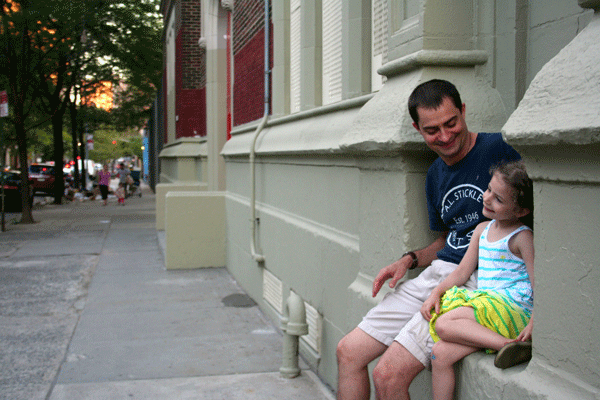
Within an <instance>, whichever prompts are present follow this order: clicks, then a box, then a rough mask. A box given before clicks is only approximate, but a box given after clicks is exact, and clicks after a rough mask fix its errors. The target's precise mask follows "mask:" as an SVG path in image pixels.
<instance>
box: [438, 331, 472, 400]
mask: <svg viewBox="0 0 600 400" xmlns="http://www.w3.org/2000/svg"><path fill="white" fill-rule="evenodd" d="M477 350H479V349H478V348H477V347H471V346H466V345H464V344H458V343H452V342H445V341H444V340H440V341H439V342H437V343H436V344H434V345H433V349H432V351H431V372H432V375H431V380H432V382H433V399H434V400H444V399H449V400H451V399H453V398H454V387H455V386H456V377H455V375H454V363H455V362H457V361H458V360H462V359H463V358H465V357H466V356H468V355H469V354H471V353H473V352H475V351H477Z"/></svg>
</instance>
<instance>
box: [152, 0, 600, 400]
mask: <svg viewBox="0 0 600 400" xmlns="http://www.w3.org/2000/svg"><path fill="white" fill-rule="evenodd" d="M283 3H284V4H287V2H283ZM313 3H314V2H313ZM368 3H370V2H369V1H367V0H364V4H368ZM450 3H451V2H439V1H433V0H406V1H402V0H390V2H389V4H390V19H391V21H392V23H391V24H390V37H389V42H388V43H389V46H390V49H389V60H390V61H389V63H388V64H386V65H384V66H383V67H382V68H381V70H380V72H381V73H382V74H384V75H386V76H387V78H388V80H387V82H386V84H385V85H384V87H383V88H382V89H381V90H380V91H378V92H377V93H374V94H372V95H366V96H362V97H354V98H348V96H343V98H345V99H348V100H346V101H343V102H341V103H340V104H336V105H333V106H327V107H319V106H318V104H313V103H311V102H310V101H308V100H307V101H306V102H305V103H304V105H303V107H304V108H303V110H304V111H303V112H301V113H299V114H296V115H293V116H286V115H285V112H286V108H285V107H279V108H276V107H274V109H276V114H277V117H275V118H273V120H272V121H270V123H269V125H268V126H267V128H266V129H265V130H264V131H263V133H262V134H261V136H260V138H259V140H258V142H257V147H256V148H257V170H256V171H257V192H256V196H257V216H258V217H259V220H260V222H259V224H258V226H257V245H258V249H259V252H260V253H262V254H264V255H265V258H266V261H265V263H264V264H257V263H256V262H255V261H253V259H252V258H251V256H250V239H251V238H250V232H251V227H250V224H249V220H250V215H251V211H250V183H249V176H250V172H249V171H250V170H249V165H248V154H249V150H250V144H251V143H252V137H253V128H255V127H256V124H249V125H248V126H245V127H240V128H237V129H236V130H234V132H232V134H233V138H232V139H231V140H230V141H229V142H227V143H226V144H225V147H224V149H223V152H222V154H223V156H224V157H225V163H224V165H225V174H226V176H227V180H226V186H225V188H226V192H225V224H226V225H225V226H226V227H225V229H226V263H227V267H228V269H229V270H230V271H231V272H232V274H233V275H234V276H235V278H236V279H237V280H238V282H239V283H240V285H242V286H243V287H244V289H245V290H246V291H247V292H248V293H249V294H250V295H251V296H252V297H253V298H254V299H255V300H256V301H257V302H258V304H259V305H260V307H261V308H262V309H263V310H264V311H265V312H266V313H267V315H269V316H270V317H271V318H272V319H273V320H274V321H275V322H276V323H277V321H278V319H279V317H280V315H279V312H278V311H277V307H276V306H274V305H273V304H272V302H273V301H275V302H277V301H279V302H281V301H282V299H285V298H287V295H288V294H289V291H290V290H293V291H294V292H296V293H298V294H299V295H300V296H301V297H302V298H303V299H304V300H305V301H306V302H307V303H308V304H309V305H311V306H312V307H314V308H315V309H316V310H317V312H318V313H319V314H320V315H321V316H322V318H323V327H322V331H321V332H320V335H321V339H322V345H321V351H320V353H316V352H315V351H314V349H311V348H310V346H309V345H308V344H307V343H306V342H302V345H301V352H302V354H303V355H304V356H305V357H306V358H307V360H308V361H309V363H310V365H311V367H312V368H313V369H314V370H316V371H317V372H318V374H319V376H320V377H321V378H322V379H323V380H324V381H325V382H326V383H328V384H329V385H331V386H332V387H335V385H336V376H337V368H336V360H335V347H336V345H337V342H338V341H339V339H341V337H343V335H344V334H346V333H347V332H348V331H349V330H350V329H352V328H353V327H354V326H355V325H356V324H357V323H358V322H359V321H360V319H361V317H362V316H363V315H364V314H365V312H366V311H367V310H368V309H369V308H370V307H371V306H372V305H373V304H375V302H376V301H378V299H371V298H370V296H369V292H370V285H371V284H372V279H373V276H374V275H375V274H376V273H377V271H378V270H379V269H380V268H381V267H383V266H385V265H387V264H388V263H389V262H391V261H394V260H395V259H397V258H398V257H399V256H400V255H401V254H402V253H403V252H404V251H406V250H408V249H413V248H416V247H419V246H421V245H424V244H426V243H427V241H428V240H430V238H431V236H430V232H428V231H427V230H426V229H422V228H421V227H422V226H423V224H425V221H426V219H427V217H426V210H425V203H424V193H423V185H424V183H423V179H424V176H425V171H426V168H427V166H428V165H429V163H430V162H431V160H432V155H431V153H430V152H428V151H427V150H426V148H425V146H424V144H423V143H422V140H421V139H420V137H419V136H418V134H417V133H416V132H415V131H414V129H413V128H412V127H411V124H410V122H411V121H410V118H409V116H408V113H407V112H406V99H407V97H408V94H409V93H410V91H411V90H412V88H413V87H414V86H415V85H416V84H417V83H419V82H421V81H424V80H428V79H430V78H433V77H442V78H446V79H449V80H451V81H454V82H455V83H456V84H457V86H458V87H459V90H460V91H461V94H462V95H463V100H464V101H465V102H466V103H467V122H468V123H469V127H470V128H471V129H472V130H476V131H479V130H486V131H498V130H500V129H501V127H502V126H503V125H504V124H505V122H506V121H507V118H508V117H509V116H511V118H510V119H509V123H508V124H507V125H506V126H505V130H506V132H507V137H508V139H509V140H510V141H511V143H514V144H515V146H517V148H518V150H519V151H521V152H522V153H523V155H524V156H525V159H526V162H527V164H528V166H531V168H532V170H533V172H534V176H535V184H536V204H538V205H537V210H536V221H537V222H536V247H537V248H538V250H537V255H538V260H539V261H538V262H537V270H536V271H538V272H536V280H537V282H538V285H539V286H540V288H538V289H536V310H538V307H540V302H543V303H544V304H549V305H550V306H548V307H544V306H541V308H539V310H540V312H539V315H538V313H537V311H536V317H537V318H539V323H536V328H535V331H534V335H535V337H536V339H535V340H536V341H535V345H534V352H535V356H534V360H533V361H532V362H531V363H530V366H527V367H526V366H521V367H517V368H515V369H512V370H511V371H508V372H506V373H504V372H502V371H499V370H497V369H495V368H494V367H493V357H492V356H489V355H485V354H476V355H473V356H470V357H469V358H467V359H466V360H465V362H464V363H463V364H462V367H461V368H462V369H461V371H462V372H461V374H460V378H459V379H460V383H459V386H460V396H459V398H464V399H485V398H515V399H521V398H540V399H542V398H578V397H581V398H599V397H600V396H599V395H598V390H599V389H598V383H597V382H599V381H600V380H599V379H597V378H598V371H597V365H598V364H597V358H595V356H590V354H597V353H598V351H597V350H598V349H597V346H598V345H597V343H595V342H593V338H594V333H595V332H597V331H598V329H597V328H598V318H597V316H598V313H597V307H594V305H595V304H597V302H598V301H599V300H600V294H599V293H598V289H597V285H596V286H593V283H594V282H598V276H597V274H598V272H597V271H598V270H599V269H598V268H597V260H598V259H599V257H598V255H599V254H597V251H598V250H597V249H596V247H597V246H594V243H595V242H597V240H595V239H594V238H596V237H597V235H596V229H595V227H597V226H598V222H600V221H598V212H597V211H595V210H594V205H593V204H595V202H594V199H596V198H598V193H597V188H598V182H597V181H594V179H592V178H590V177H594V176H599V175H600V174H598V172H599V171H598V168H597V167H598V158H596V154H598V152H597V143H596V142H597V141H598V135H597V132H598V131H599V130H598V127H597V126H595V125H593V124H594V122H593V121H592V122H589V121H588V122H586V124H587V125H584V128H585V127H586V126H592V130H591V131H589V132H587V131H586V132H587V134H588V137H589V139H588V142H589V143H585V144H583V145H582V144H581V143H579V144H577V145H575V144H574V145H573V147H571V148H569V149H568V150H569V152H570V153H568V154H573V155H572V156H569V157H567V156H565V154H564V153H563V152H562V150H564V149H563V148H562V147H561V143H562V142H561V140H562V139H560V138H559V139H560V140H558V141H554V142H544V141H540V137H543V136H544V135H549V136H546V137H555V136H553V132H555V131H556V130H552V129H551V128H548V129H546V130H540V131H535V130H534V129H531V130H523V129H521V128H522V127H523V126H532V127H534V126H539V125H541V124H542V123H543V122H544V121H548V120H551V119H550V118H548V117H549V116H557V117H558V119H559V120H561V121H562V120H565V119H566V120H569V121H572V122H576V121H580V120H581V119H579V118H576V117H578V116H579V115H580V113H581V110H582V109H586V110H587V108H585V105H581V104H577V103H573V108H572V109H571V110H569V111H570V112H566V113H565V112H563V113H554V110H550V111H549V110H547V109H544V108H543V107H542V106H543V105H545V104H547V102H544V101H541V102H540V101H539V99H544V100H546V99H547V98H546V97H544V93H545V92H544V91H543V90H542V89H539V90H538V91H533V92H532V94H531V100H527V96H525V99H523V101H522V102H521V99H522V98H523V96H524V95H525V91H526V89H527V88H528V87H529V85H530V83H531V82H532V80H533V77H534V76H536V74H538V73H539V72H540V69H541V68H542V66H543V65H545V64H546V63H547V62H548V61H550V60H551V59H552V58H553V57H554V56H555V55H557V54H558V52H559V51H560V50H561V49H562V48H563V47H564V46H565V45H566V44H567V43H569V42H570V41H571V40H572V39H573V38H574V37H575V36H576V35H577V34H578V33H579V32H581V31H582V30H583V29H584V28H585V27H586V26H587V25H588V23H589V21H590V20H592V19H593V15H592V14H593V13H592V12H591V11H590V10H583V9H581V8H579V7H578V5H577V2H575V1H574V0H573V1H562V0H549V2H528V1H525V0H510V1H499V0H496V1H493V0H488V1H477V2H475V1H473V2H467V3H466V4H462V5H461V7H463V9H461V13H460V15H459V16H460V20H461V21H466V22H465V23H464V24H460V26H456V24H448V23H447V22H448V19H449V18H450V17H449V16H452V15H453V12H455V11H456V8H454V7H453V5H450ZM399 5H402V6H403V7H399ZM450 7H452V8H450ZM400 11H401V12H400ZM273 12H274V13H275V14H274V18H273V19H274V28H275V32H274V35H275V37H276V39H275V43H278V41H280V40H285V37H284V36H281V37H280V36H278V35H285V34H284V33H282V32H283V31H285V29H283V30H282V24H285V21H286V15H285V11H284V10H281V9H280V8H278V7H274V8H273ZM345 12H346V13H350V14H352V13H354V14H352V15H354V16H355V17H357V18H360V15H358V16H357V15H356V13H357V12H356V11H352V9H351V8H346V9H345ZM277 13H279V14H277ZM345 15H349V14H345ZM459 16H457V18H458V17H459ZM452 20H453V21H454V20H455V19H454V18H452ZM457 20H458V19H457ZM469 27H470V28H472V29H468V28H469ZM305 29H312V28H311V27H310V25H308V26H307V27H306V28H305ZM344 29H345V31H347V32H349V31H350V29H349V27H348V25H346V26H345V28H344ZM445 29H446V30H445ZM596 37H600V36H599V35H596ZM281 38H283V39H281ZM343 40H344V41H345V42H344V45H343V48H344V49H349V48H350V47H351V46H350V45H351V40H352V39H350V38H348V37H344V39H343ZM592 42H593V41H592ZM596 42H597V40H596ZM515 44H516V45H515ZM592 44H593V43H590V45H592ZM316 46H317V45H316V44H315V45H314V46H313V47H316ZM313 50H314V49H313ZM277 51H278V50H277V49H275V69H276V70H277V68H279V70H278V72H277V73H276V74H274V77H273V79H274V82H273V85H274V86H275V88H274V90H273V94H274V99H273V102H274V104H283V103H281V102H283V101H289V90H287V89H286V88H285V86H284V85H285V82H286V80H287V79H288V77H287V76H286V74H285V72H284V71H281V68H285V66H286V65H287V64H286V63H287V60H286V58H285V54H282V53H277ZM579 53H580V54H579V55H587V56H589V57H592V60H593V61H594V62H593V63H592V65H594V63H595V65H596V66H597V65H600V63H599V62H598V60H600V56H598V55H597V54H596V53H592V55H590V54H589V52H588V51H581V52H579ZM309 56H310V57H311V58H310V60H307V63H308V64H307V65H309V66H310V71H307V72H306V73H307V75H306V77H310V76H312V75H314V69H315V68H316V67H317V66H318V63H317V62H316V61H315V60H314V52H311V53H310V54H309ZM344 57H346V61H348V60H350V59H353V57H354V58H355V57H357V55H356V54H347V53H345V55H344ZM359 59H360V57H359ZM360 60H362V59H360ZM344 65H346V68H348V66H349V63H348V62H346V63H345V64H344ZM581 65H584V64H581V63H579V64H576V65H569V66H567V67H565V69H567V70H569V71H571V70H577V68H580V67H581ZM595 68H596V69H594V70H593V71H597V67H595ZM594 73H595V75H593V76H595V77H597V76H600V74H598V73H597V72H594ZM368 75H369V74H364V73H357V74H348V75H345V76H346V77H345V78H344V79H346V80H348V79H354V80H358V81H355V82H352V83H350V82H348V81H346V82H345V84H344V87H345V88H346V90H356V88H357V87H358V88H362V87H364V83H365V82H362V81H360V80H361V79H368ZM349 76H352V78H349ZM553 76H554V75H550V76H546V77H545V78H544V80H547V81H548V82H552V80H551V78H552V77H553ZM584 76H586V75H585V74H584ZM306 77H305V78H304V81H303V82H304V84H305V85H309V87H306V88H305V90H306V94H307V96H308V97H309V98H311V99H312V98H315V96H314V94H315V90H316V88H317V87H318V85H317V86H310V85H311V80H310V79H307V78H306ZM586 77H587V76H586ZM313 81H314V79H313ZM570 81H572V82H574V80H573V79H571V80H570ZM587 81H590V79H587ZM591 81H592V85H597V83H595V82H596V81H594V80H593V79H591ZM567 83H569V82H568V81H565V80H559V82H556V83H554V85H555V87H556V88H559V89H560V88H562V87H563V86H565V87H566V85H567ZM581 85H582V86H581V87H578V88H577V90H575V91H567V90H565V91H564V92H565V94H568V93H576V94H577V95H579V93H580V92H581V89H582V88H587V87H588V86H587V85H589V84H587V85H586V84H585V83H582V84H581ZM532 86H533V84H532ZM352 88H354V89H352ZM597 88H598V87H597V86H594V89H595V91H594V92H593V93H595V95H594V96H595V97H594V96H592V97H590V98H586V99H585V100H586V101H587V102H588V103H586V104H589V102H590V101H591V100H592V99H597V98H598V96H597V93H598V92H599V91H598V90H597ZM359 92H360V90H359ZM361 93H362V92H360V93H358V94H357V96H360V95H361ZM286 99H287V100H286ZM305 99H306V97H305ZM214 101H215V103H214V104H213V106H214V108H213V109H214V110H215V112H216V113H218V112H219V110H222V107H221V108H220V106H219V101H220V100H219V99H215V100H214ZM314 103H318V102H314ZM526 104H529V107H531V108H527V107H525V106H526ZM592 104H595V103H592ZM517 105H519V108H518V109H517ZM536 106H537V107H538V108H536ZM277 107H278V106H277ZM588 107H589V109H592V110H598V109H599V107H590V106H588ZM515 109H516V110H517V112H516V113H514V114H513V111H515ZM519 112H520V114H519ZM219 115H221V114H219ZM519 115H521V116H520V117H519V118H517V116H519ZM565 115H570V116H571V117H570V118H561V117H563V116H565ZM596 115H597V113H596ZM221 116H222V115H221ZM219 126H220V125H219V124H218V123H216V124H215V125H214V126H213V125H210V126H209V129H210V130H211V132H209V134H211V133H212V132H213V131H214V132H218V131H219V129H220V128H219ZM561 132H570V131H569V130H568V129H563V130H562V131H561ZM594 132H596V133H594ZM564 135H566V136H575V137H581V136H582V132H581V131H576V133H575V134H574V135H568V133H565V134H564ZM566 136H562V138H564V137H566ZM584 147H585V149H586V150H585V152H586V153H585V154H587V156H586V157H584V158H581V157H579V155H580V154H582V153H581V151H582V149H584ZM209 153H210V154H209V155H208V157H211V155H214V151H213V150H209ZM575 154H577V156H575ZM581 159H583V160H584V162H580V161H579V162H578V161H577V160H581ZM574 162H578V163H576V164H573V163H574ZM564 175H566V176H569V177H571V178H569V179H565V178H564ZM573 175H575V176H576V177H577V179H575V180H573V179H572V176H573ZM590 204H592V205H590ZM157 213H158V203H157ZM580 216H583V218H584V220H581V219H580ZM157 217H158V215H157ZM550 217H551V218H552V219H549V218H550ZM565 243H567V244H571V245H572V246H568V245H566V244H565ZM573 244H575V245H573ZM557 250H558V251H557ZM565 265H568V267H565ZM265 270H266V271H269V273H270V274H267V276H270V275H272V276H274V279H275V283H279V284H280V285H281V289H282V291H281V293H280V294H279V296H280V298H279V299H277V295H272V294H270V293H269V294H268V295H267V300H265V299H264V296H265V286H264V279H265V273H264V271H265ZM538 274H539V275H538ZM269 279H271V278H269ZM538 290H539V294H538ZM556 293H565V294H566V300H567V301H565V302H561V301H552V300H553V298H554V297H555V294H556ZM574 309H577V310H578V311H579V312H577V313H574V312H573V310H574ZM558 316H567V317H566V318H567V319H565V320H561V319H559V317H558ZM589 316H593V317H589ZM572 325H574V326H576V328H573V326H572ZM575 330H576V331H577V332H575V333H574V331H575ZM590 349H591V351H590ZM565 377H566V378H565ZM430 384H431V382H430V375H428V374H427V373H424V374H421V375H420V376H419V377H418V378H417V380H416V381H415V383H414V384H413V386H412V387H411V393H412V395H413V398H416V399H419V398H421V399H426V398H430V391H429V387H430ZM553 384H556V386H558V387H559V388H558V389H560V388H562V389H561V390H563V392H560V390H559V391H557V390H555V389H557V388H556V387H555V386H553ZM498 393H501V395H498V396H499V397H495V396H496V395H497V394H498ZM552 393H558V395H555V396H554V397H553V394H552ZM524 394H525V396H524ZM565 394H566V395H567V397H560V396H562V395H565ZM573 394H577V396H575V397H573V396H571V395H573ZM486 396H487V397H486Z"/></svg>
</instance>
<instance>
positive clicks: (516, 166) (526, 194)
mask: <svg viewBox="0 0 600 400" xmlns="http://www.w3.org/2000/svg"><path fill="white" fill-rule="evenodd" d="M496 172H497V173H499V174H500V175H501V177H502V179H503V180H504V182H506V183H507V184H509V185H510V186H511V187H512V188H513V190H514V194H515V201H516V203H517V205H518V206H519V207H520V208H522V209H527V210H529V213H528V214H527V215H525V216H524V217H521V218H520V220H521V222H523V223H524V224H525V225H527V226H528V227H530V228H531V229H533V182H532V181H531V179H530V178H529V175H527V169H526V168H525V164H524V163H523V161H521V160H519V161H511V162H504V163H501V164H499V165H497V166H495V167H493V168H492V169H491V170H490V174H491V175H492V176H493V175H494V173H496Z"/></svg>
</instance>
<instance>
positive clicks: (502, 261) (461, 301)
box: [429, 221, 533, 352]
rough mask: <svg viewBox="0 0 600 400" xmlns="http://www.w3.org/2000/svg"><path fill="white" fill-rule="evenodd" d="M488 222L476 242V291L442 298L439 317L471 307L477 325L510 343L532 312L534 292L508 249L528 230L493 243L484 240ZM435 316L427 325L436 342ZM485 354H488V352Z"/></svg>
mask: <svg viewBox="0 0 600 400" xmlns="http://www.w3.org/2000/svg"><path fill="white" fill-rule="evenodd" d="M493 223H494V221H491V222H490V223H489V224H488V225H487V226H486V227H485V229H484V230H483V232H482V233H481V237H480V238H479V266H478V268H479V271H478V278H477V290H473V291H470V290H467V289H460V288H457V287H456V286H454V287H453V288H451V289H449V290H448V291H446V293H445V294H444V296H442V301H441V307H440V314H439V315H442V314H444V313H445V312H448V311H450V310H453V309H455V308H457V307H472V308H473V310H474V312H475V319H476V320H477V322H478V323H479V324H481V325H483V326H485V327H487V328H489V329H491V330H493V331H495V332H497V333H499V334H501V335H502V336H504V337H506V338H509V339H516V338H517V336H519V333H520V332H521V331H522V330H523V328H525V326H527V323H528V322H529V318H530V316H531V311H532V309H533V289H532V287H531V282H530V280H529V275H528V274H527V268H526V267H525V263H524V262H523V260H522V259H520V258H518V257H517V256H515V255H514V254H513V253H512V252H511V251H510V249H509V247H508V242H509V240H510V238H511V237H513V236H514V235H516V234H517V233H519V232H521V231H523V230H526V229H530V228H528V227H527V226H521V227H519V228H517V229H516V230H514V231H513V232H511V233H510V234H508V235H507V236H505V237H503V238H502V239H500V240H497V241H495V242H489V241H488V240H487V234H488V231H489V228H490V226H491V225H492V224H493ZM439 315H437V314H435V313H433V314H432V318H431V321H430V322H429V332H430V333H431V336H432V338H433V340H434V341H435V342H437V341H438V340H440V338H439V337H438V335H437V333H436V332H435V321H436V320H437V318H438V316H439ZM488 352H491V351H490V350H488Z"/></svg>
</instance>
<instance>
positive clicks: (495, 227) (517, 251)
mask: <svg viewBox="0 0 600 400" xmlns="http://www.w3.org/2000/svg"><path fill="white" fill-rule="evenodd" d="M483 215H484V216H486V217H487V218H490V219H492V220H491V221H486V222H483V223H481V224H479V225H478V226H477V227H476V228H475V230H474V231H473V239H472V240H471V243H470V245H469V248H468V250H467V252H466V254H465V256H464V258H463V259H462V261H461V262H460V264H459V266H458V267H457V268H456V270H454V272H452V273H451V274H450V275H449V276H448V277H447V278H446V279H445V280H444V281H443V282H442V283H440V284H439V285H438V286H437V287H436V288H435V289H434V290H433V292H432V293H431V295H430V297H429V298H428V299H427V300H426V301H425V303H423V307H422V308H421V314H422V315H423V317H424V318H425V319H427V320H428V321H430V332H431V335H432V337H433V339H434V341H435V342H436V343H435V345H434V346H433V350H432V355H431V359H432V363H431V364H432V380H433V398H434V399H437V400H439V399H451V398H452V397H453V394H454V386H455V376H454V367H453V365H454V363H455V362H456V361H458V360H460V359H462V358H464V357H466V356H467V355H469V354H471V353H473V352H475V351H477V350H479V349H482V348H484V349H488V350H487V351H488V352H494V351H499V352H498V354H497V356H496V360H495V365H496V366H497V367H499V368H507V367H510V366H512V365H516V364H519V363H521V362H524V361H528V360H529V359H530V358H531V342H529V340H530V339H531V333H532V330H533V283H534V280H533V259H534V249H533V233H532V230H531V225H532V222H533V218H532V215H533V187H532V183H531V180H530V179H529V177H528V176H527V172H526V170H525V167H524V165H523V163H522V162H521V161H517V162H512V163H508V164H503V165H500V166H498V167H496V168H495V169H493V170H492V179H491V181H490V183H489V186H488V189H487V191H486V192H485V193H484V195H483ZM530 222H531V223H530ZM526 223H530V224H529V225H530V226H527V225H526ZM477 267H479V270H478V280H477V290H474V291H469V290H467V289H459V288H457V286H461V285H462V284H464V283H465V282H466V281H467V279H468V278H469V276H470V275H471V274H472V273H473V271H475V269H476V268H477ZM442 295H443V297H442ZM432 311H435V312H434V313H432Z"/></svg>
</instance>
